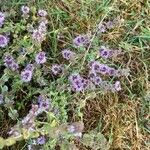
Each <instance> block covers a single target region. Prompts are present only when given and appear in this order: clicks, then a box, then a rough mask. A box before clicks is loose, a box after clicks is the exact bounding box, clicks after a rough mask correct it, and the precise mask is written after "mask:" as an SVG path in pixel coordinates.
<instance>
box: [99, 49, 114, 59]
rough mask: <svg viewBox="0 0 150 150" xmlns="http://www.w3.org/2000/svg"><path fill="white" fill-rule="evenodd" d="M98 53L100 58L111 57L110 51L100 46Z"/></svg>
mask: <svg viewBox="0 0 150 150" xmlns="http://www.w3.org/2000/svg"><path fill="white" fill-rule="evenodd" d="M99 54H100V56H101V57H102V58H106V59H107V58H110V57H112V51H111V50H109V49H107V48H106V47H104V46H102V47H101V48H100V50H99Z"/></svg>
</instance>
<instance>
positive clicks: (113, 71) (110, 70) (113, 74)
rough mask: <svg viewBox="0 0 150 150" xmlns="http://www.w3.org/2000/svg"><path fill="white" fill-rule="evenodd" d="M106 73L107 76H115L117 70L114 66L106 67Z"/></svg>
mask: <svg viewBox="0 0 150 150" xmlns="http://www.w3.org/2000/svg"><path fill="white" fill-rule="evenodd" d="M107 73H108V75H109V76H117V71H116V70H115V69H114V68H110V67H108V69H107Z"/></svg>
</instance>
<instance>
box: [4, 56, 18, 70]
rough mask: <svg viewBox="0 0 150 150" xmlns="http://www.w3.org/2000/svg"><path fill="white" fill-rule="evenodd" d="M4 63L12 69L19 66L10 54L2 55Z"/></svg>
mask: <svg viewBox="0 0 150 150" xmlns="http://www.w3.org/2000/svg"><path fill="white" fill-rule="evenodd" d="M4 64H5V66H6V67H8V68H10V69H11V70H12V71H16V70H17V69H18V68H19V65H18V64H17V63H16V62H15V60H14V58H13V57H12V56H11V55H6V56H5V57H4Z"/></svg>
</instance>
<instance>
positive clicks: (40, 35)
mask: <svg viewBox="0 0 150 150" xmlns="http://www.w3.org/2000/svg"><path fill="white" fill-rule="evenodd" d="M32 39H33V40H34V41H35V42H38V43H41V42H43V41H44V40H45V32H42V31H41V30H39V29H34V30H33V33H32Z"/></svg>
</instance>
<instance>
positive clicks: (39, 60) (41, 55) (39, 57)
mask: <svg viewBox="0 0 150 150" xmlns="http://www.w3.org/2000/svg"><path fill="white" fill-rule="evenodd" d="M45 55H46V53H45V52H39V53H38V54H37V55H36V57H35V61H36V63H37V64H43V63H45V62H46V56H45Z"/></svg>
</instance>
